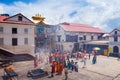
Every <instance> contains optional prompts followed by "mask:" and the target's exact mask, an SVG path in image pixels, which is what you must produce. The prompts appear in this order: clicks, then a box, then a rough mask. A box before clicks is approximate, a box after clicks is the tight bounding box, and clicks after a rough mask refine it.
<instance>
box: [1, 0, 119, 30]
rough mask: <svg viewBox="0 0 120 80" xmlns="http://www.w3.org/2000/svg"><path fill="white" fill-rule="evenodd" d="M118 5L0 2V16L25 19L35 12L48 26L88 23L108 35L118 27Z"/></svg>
mask: <svg viewBox="0 0 120 80" xmlns="http://www.w3.org/2000/svg"><path fill="white" fill-rule="evenodd" d="M119 6H120V1H119V0H7V1H6V0H1V1H0V13H8V14H10V15H11V16H12V15H14V14H17V13H22V14H23V15H25V16H26V17H28V18H29V19H31V17H32V16H33V15H35V14H37V13H39V14H41V15H42V16H43V17H45V22H47V23H49V24H58V23H62V22H72V23H81V24H89V25H91V26H94V27H99V28H101V29H103V30H105V31H107V32H110V31H111V30H112V29H114V28H120V7H119Z"/></svg>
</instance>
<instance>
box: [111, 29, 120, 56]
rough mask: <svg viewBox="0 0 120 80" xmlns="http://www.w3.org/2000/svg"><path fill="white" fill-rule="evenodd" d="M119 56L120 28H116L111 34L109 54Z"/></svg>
mask: <svg viewBox="0 0 120 80" xmlns="http://www.w3.org/2000/svg"><path fill="white" fill-rule="evenodd" d="M111 54H113V55H115V56H118V55H119V54H120V29H117V28H116V29H114V30H113V31H111V32H110V36H109V55H111Z"/></svg>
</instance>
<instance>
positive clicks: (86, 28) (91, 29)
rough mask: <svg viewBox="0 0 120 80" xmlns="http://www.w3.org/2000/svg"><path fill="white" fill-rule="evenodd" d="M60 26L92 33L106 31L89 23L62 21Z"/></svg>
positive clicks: (65, 28)
mask: <svg viewBox="0 0 120 80" xmlns="http://www.w3.org/2000/svg"><path fill="white" fill-rule="evenodd" d="M60 26H61V27H62V28H63V29H64V30H65V31H73V32H90V33H105V32H104V31H103V30H101V29H100V28H97V27H92V26H90V25H87V24H77V23H62V24H60Z"/></svg>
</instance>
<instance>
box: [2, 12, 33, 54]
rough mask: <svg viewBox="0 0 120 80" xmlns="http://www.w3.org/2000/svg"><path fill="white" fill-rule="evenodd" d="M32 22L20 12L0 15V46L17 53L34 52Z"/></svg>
mask: <svg viewBox="0 0 120 80" xmlns="http://www.w3.org/2000/svg"><path fill="white" fill-rule="evenodd" d="M34 27H35V25H34V23H33V22H32V21H31V20H29V19H28V18H26V17H25V16H24V15H22V14H21V13H19V14H16V15H14V16H5V15H4V16H3V15H1V16H0V47H2V48H5V49H7V50H10V51H13V52H15V53H16V54H19V53H30V54H33V53H34V45H35V44H34Z"/></svg>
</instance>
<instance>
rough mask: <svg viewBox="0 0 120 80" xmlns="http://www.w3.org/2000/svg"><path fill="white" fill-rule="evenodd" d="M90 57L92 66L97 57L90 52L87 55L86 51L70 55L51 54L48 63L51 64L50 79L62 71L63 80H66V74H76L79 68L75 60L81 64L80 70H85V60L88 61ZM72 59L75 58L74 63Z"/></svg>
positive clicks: (67, 53) (66, 53)
mask: <svg viewBox="0 0 120 80" xmlns="http://www.w3.org/2000/svg"><path fill="white" fill-rule="evenodd" d="M91 55H93V59H92V64H96V62H97V56H96V54H93V53H92V52H90V51H89V52H88V53H86V51H82V52H76V53H73V54H70V53H69V52H65V53H59V52H55V53H53V54H52V55H50V56H49V63H51V77H54V75H55V74H56V75H61V74H62V72H63V71H64V74H65V80H67V78H68V75H67V74H68V72H72V71H75V72H78V69H79V66H78V62H77V61H76V60H81V62H83V67H82V68H86V62H87V58H88V59H90V58H91ZM73 58H76V60H75V61H74V59H73Z"/></svg>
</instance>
